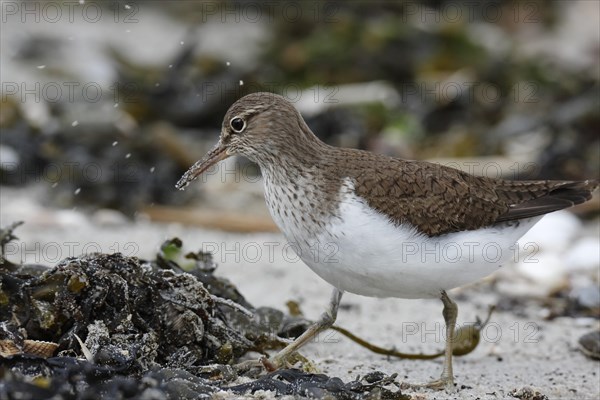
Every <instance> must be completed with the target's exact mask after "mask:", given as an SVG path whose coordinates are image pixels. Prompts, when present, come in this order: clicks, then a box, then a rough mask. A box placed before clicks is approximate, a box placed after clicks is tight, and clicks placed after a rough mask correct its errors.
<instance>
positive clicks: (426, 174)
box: [351, 157, 598, 236]
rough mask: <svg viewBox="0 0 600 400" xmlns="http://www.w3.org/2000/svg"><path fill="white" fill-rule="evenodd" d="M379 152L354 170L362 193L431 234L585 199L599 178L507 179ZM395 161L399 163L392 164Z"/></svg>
mask: <svg viewBox="0 0 600 400" xmlns="http://www.w3.org/2000/svg"><path fill="white" fill-rule="evenodd" d="M389 160H390V159H389V158H379V157H374V158H373V159H372V160H370V161H371V163H370V164H369V165H370V166H369V167H368V168H366V169H363V170H361V171H354V173H352V174H351V175H352V177H353V178H354V181H355V191H356V193H357V194H358V195H359V196H361V197H362V198H364V199H365V200H366V201H367V203H368V204H369V205H370V206H371V207H373V208H375V209H376V210H378V211H380V212H381V213H384V214H386V215H388V216H389V217H390V218H391V219H392V220H393V221H395V222H397V223H406V222H408V223H410V224H412V225H414V226H415V227H417V228H418V229H419V230H421V231H422V232H424V233H425V234H427V235H429V236H437V235H443V234H445V233H450V232H458V231H464V230H474V229H478V228H481V227H485V226H490V225H493V224H495V223H498V222H503V221H511V220H517V219H522V218H529V217H533V216H538V215H543V214H546V213H549V212H552V211H556V210H560V209H563V208H567V207H571V206H573V205H575V204H579V203H583V202H584V201H586V200H588V199H590V198H591V192H592V191H593V190H594V189H595V188H596V187H597V186H598V181H582V182H573V181H507V180H498V179H489V178H485V177H478V176H474V175H470V174H467V173H465V172H462V171H460V170H457V169H454V168H449V167H444V166H441V165H437V164H432V163H428V162H420V161H403V160H394V162H392V163H391V164H390V161H389ZM390 166H393V168H390Z"/></svg>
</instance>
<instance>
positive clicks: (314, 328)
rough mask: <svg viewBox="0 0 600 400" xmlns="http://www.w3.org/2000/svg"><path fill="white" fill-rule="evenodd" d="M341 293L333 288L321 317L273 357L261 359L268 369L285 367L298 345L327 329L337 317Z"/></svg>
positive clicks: (302, 344)
mask: <svg viewBox="0 0 600 400" xmlns="http://www.w3.org/2000/svg"><path fill="white" fill-rule="evenodd" d="M342 294H344V292H342V291H340V290H338V289H333V293H332V294H331V301H330V302H329V307H328V308H327V310H325V312H324V313H323V314H321V318H320V319H319V320H318V321H317V322H315V323H314V324H312V325H311V326H310V327H309V328H308V329H307V330H306V331H305V332H304V333H303V334H302V335H300V336H299V337H297V338H296V340H294V341H293V342H292V343H290V344H288V345H287V346H286V347H285V348H284V349H283V350H281V351H280V352H279V353H277V354H275V355H274V356H273V357H271V358H269V359H263V360H262V363H263V365H264V366H265V368H267V369H268V370H271V371H274V370H276V369H279V368H281V367H287V366H288V365H287V364H288V361H290V359H291V358H292V356H293V354H294V353H295V352H296V351H297V350H298V349H300V347H302V346H304V344H306V342H308V341H309V340H311V339H312V338H313V337H315V336H316V335H317V334H318V333H319V332H322V331H324V330H326V329H329V328H330V327H331V326H332V325H333V323H334V322H335V319H336V318H337V311H338V307H339V306H340V300H341V299H342Z"/></svg>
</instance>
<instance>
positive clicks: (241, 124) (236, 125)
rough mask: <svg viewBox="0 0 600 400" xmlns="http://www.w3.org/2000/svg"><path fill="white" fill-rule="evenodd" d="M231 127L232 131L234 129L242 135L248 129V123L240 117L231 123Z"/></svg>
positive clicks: (233, 119)
mask: <svg viewBox="0 0 600 400" xmlns="http://www.w3.org/2000/svg"><path fill="white" fill-rule="evenodd" d="M229 125H231V129H233V131H234V132H236V133H241V132H242V131H243V130H244V128H245V127H246V122H245V121H244V120H243V119H241V118H240V117H234V118H232V119H231V121H229Z"/></svg>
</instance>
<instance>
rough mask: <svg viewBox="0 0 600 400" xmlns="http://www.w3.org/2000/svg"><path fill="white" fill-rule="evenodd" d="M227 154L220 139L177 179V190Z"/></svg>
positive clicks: (227, 155) (181, 188)
mask: <svg viewBox="0 0 600 400" xmlns="http://www.w3.org/2000/svg"><path fill="white" fill-rule="evenodd" d="M229 156H230V154H227V146H224V145H223V144H222V143H221V141H219V143H217V145H216V146H215V147H213V148H212V150H211V151H209V152H208V153H207V154H206V155H205V156H204V157H203V158H202V159H201V160H200V161H198V162H196V163H195V164H194V165H192V166H191V167H190V169H188V170H187V171H186V173H185V174H183V176H182V177H181V179H179V181H178V182H177V184H176V185H175V187H176V188H177V189H179V190H183V189H184V188H185V187H186V186H187V185H188V184H189V183H190V182H191V181H193V180H194V179H196V178H198V177H199V176H200V175H201V174H202V173H203V172H204V171H206V170H207V169H209V168H210V167H212V166H213V165H215V164H216V163H218V162H219V161H221V160H224V159H226V158H227V157H229Z"/></svg>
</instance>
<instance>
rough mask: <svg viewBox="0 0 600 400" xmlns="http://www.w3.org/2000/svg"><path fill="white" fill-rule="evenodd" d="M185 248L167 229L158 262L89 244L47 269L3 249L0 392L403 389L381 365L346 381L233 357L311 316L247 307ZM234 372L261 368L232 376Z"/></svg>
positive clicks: (34, 395)
mask: <svg viewBox="0 0 600 400" xmlns="http://www.w3.org/2000/svg"><path fill="white" fill-rule="evenodd" d="M14 227H15V225H13V226H12V227H9V228H8V229H5V230H2V232H1V234H0V238H1V242H2V246H4V244H6V243H7V242H8V241H9V240H12V239H14V235H13V233H12V229H14ZM181 249H182V243H181V241H179V240H178V239H173V240H170V241H168V242H165V243H164V244H163V246H162V247H161V251H160V252H159V253H158V254H157V256H156V258H155V259H154V260H141V259H138V258H135V257H125V256H123V255H122V254H119V253H116V254H89V255H82V256H80V257H71V258H67V259H65V260H63V261H61V262H60V263H58V264H57V265H56V266H54V267H52V268H49V267H45V266H40V265H18V264H13V263H10V262H9V261H8V260H6V259H5V258H4V257H2V258H1V259H0V304H1V305H2V307H1V309H0V321H1V322H0V350H1V351H2V358H1V359H0V379H1V383H0V398H2V399H45V398H53V399H88V398H89V399H92V398H93V399H97V398H106V399H117V398H144V399H162V398H199V397H208V396H210V395H211V394H212V393H215V392H218V391H222V390H230V391H231V392H232V393H237V394H244V393H250V392H255V391H258V390H271V391H273V392H275V393H276V394H278V395H298V396H311V397H315V396H317V397H322V396H325V395H331V396H334V397H339V398H349V399H355V398H356V399H358V398H364V397H367V396H371V395H373V394H377V395H384V396H385V397H394V398H395V397H400V396H401V394H400V392H399V391H391V390H390V389H388V388H385V386H388V385H390V384H391V383H393V377H391V378H390V377H387V376H385V375H384V374H378V375H377V376H367V377H365V378H363V379H362V380H356V381H352V382H349V383H344V382H342V381H341V380H340V379H339V378H334V377H328V376H326V375H320V374H308V373H305V372H302V371H300V370H282V371H278V372H275V373H271V374H267V375H264V373H262V371H257V369H256V368H254V369H253V368H247V367H243V368H242V367H240V366H239V365H238V362H239V361H240V358H241V357H243V356H245V355H246V354H247V353H249V352H256V353H263V354H266V353H265V352H266V350H269V349H278V348H281V347H282V346H283V345H284V340H283V339H282V338H285V337H290V336H296V335H298V334H300V333H301V332H303V331H304V329H306V327H307V325H308V323H309V322H308V321H306V320H304V319H302V318H298V317H290V316H288V315H286V314H284V313H283V312H281V311H278V310H275V309H272V308H264V307H263V308H254V307H253V306H252V305H251V304H249V303H248V302H247V301H246V300H245V299H244V297H243V296H242V295H241V294H240V293H239V292H238V291H237V289H236V288H235V287H234V286H233V285H232V284H231V283H230V282H228V281H227V280H225V279H223V278H220V277H218V276H216V275H215V274H214V271H215V265H214V264H213V262H212V259H211V257H210V255H209V254H206V253H202V252H199V253H190V254H187V255H185V256H183V255H182V253H181ZM176 259H179V260H180V261H176ZM188 264H189V265H188ZM182 265H185V266H186V269H187V270H186V271H184V269H183V268H182ZM37 341H43V342H37ZM80 341H81V343H80ZM26 343H37V344H41V346H42V347H44V346H45V345H52V347H51V350H50V352H51V353H50V354H47V355H41V354H36V353H35V352H34V351H31V350H27V347H26ZM56 345H57V348H56ZM48 356H50V357H48ZM248 357H250V358H252V357H253V358H257V357H258V354H254V355H252V354H250V355H248ZM248 357H247V358H248ZM240 365H241V364H240ZM261 373H262V376H259V375H261ZM371 375H372V374H371ZM241 376H244V377H252V378H256V377H257V376H259V377H258V379H254V380H252V381H251V382H250V383H244V384H236V380H237V379H238V378H239V377H241Z"/></svg>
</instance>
